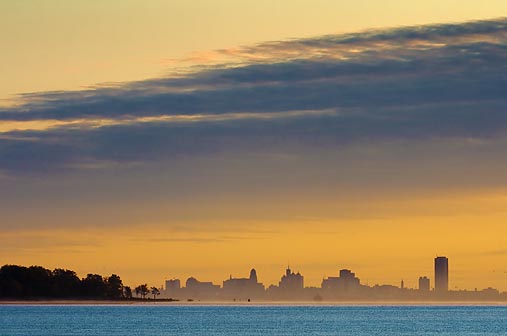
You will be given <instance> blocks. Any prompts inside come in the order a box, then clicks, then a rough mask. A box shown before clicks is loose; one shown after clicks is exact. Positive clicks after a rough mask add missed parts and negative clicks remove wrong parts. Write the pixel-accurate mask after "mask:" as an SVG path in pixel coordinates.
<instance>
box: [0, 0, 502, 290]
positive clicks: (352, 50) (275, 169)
mask: <svg viewBox="0 0 507 336" xmlns="http://www.w3.org/2000/svg"><path fill="white" fill-rule="evenodd" d="M505 17H507V3H506V2H505V1H503V0H502V1H494V0H490V1H489V2H488V3H487V6H486V5H485V4H484V1H482V2H480V1H442V0H440V1H430V0H426V1H366V0H364V1H355V2H348V1H324V0H313V1H302V0H301V1H296V0H292V1H277V2H273V1H226V0H216V1H192V2H189V1H144V2H141V1H72V2H70V1H56V0H48V1H44V2H42V1H23V0H21V1H0V40H1V41H2V54H1V56H0V73H1V74H2V79H1V80H0V99H1V100H0V102H1V103H0V214H1V217H0V218H1V220H0V230H1V231H0V264H7V263H9V264H23V265H33V264H38V265H42V266H45V267H49V268H56V267H65V268H70V269H73V270H76V271H77V272H78V273H79V275H81V276H84V275H86V273H100V274H104V275H106V274H111V273H117V274H120V275H121V277H122V278H123V279H124V282H125V283H127V284H130V285H137V284H139V283H144V282H148V283H150V284H152V285H160V284H162V283H163V281H164V279H166V278H173V277H176V278H180V279H182V280H185V279H186V278H187V277H189V276H195V277H197V278H198V279H200V280H203V281H214V282H215V283H218V284H220V283H221V282H222V281H223V280H224V279H227V278H228V277H229V275H233V276H238V277H243V276H247V275H248V273H249V270H250V268H252V267H255V268H256V269H257V274H258V277H259V280H260V281H262V282H264V283H265V284H271V283H277V282H278V280H279V278H280V277H281V275H282V274H283V272H284V268H285V267H286V265H287V263H290V265H291V267H292V268H293V269H294V270H296V271H298V270H299V271H301V272H302V273H303V275H304V276H305V283H306V285H309V286H320V283H321V281H322V278H323V277H327V276H336V275H337V273H338V270H339V269H341V268H350V269H352V270H353V271H354V272H355V273H356V274H357V276H358V277H359V278H361V281H362V283H364V284H369V285H374V284H384V283H386V284H394V285H398V284H399V283H400V281H401V280H402V279H403V280H404V282H405V285H406V286H408V287H416V286H417V279H418V277H419V276H423V275H426V276H429V277H431V278H433V258H434V257H435V256H437V255H446V256H448V257H449V259H450V261H449V264H450V288H460V289H463V288H468V289H473V288H476V287H478V288H486V287H489V286H492V287H496V288H499V289H501V290H507V266H505V265H507V249H506V248H505V246H507V245H506V243H507V238H505V237H507V228H506V227H505V222H506V220H507V210H506V209H507V207H506V205H507V179H506V178H505V173H504V172H505V170H506V168H507V160H506V159H505V158H506V157H507V156H506V155H505V154H507V153H506V152H507V114H506V113H505V111H506V107H507V98H506V97H507V95H506V94H505V87H507V77H506V75H505V74H506V73H507V68H506V67H507V19H505Z"/></svg>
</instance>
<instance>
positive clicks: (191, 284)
mask: <svg viewBox="0 0 507 336" xmlns="http://www.w3.org/2000/svg"><path fill="white" fill-rule="evenodd" d="M219 293H220V285H214V284H213V283H212V282H211V281H199V280H197V279H196V278H194V277H190V278H188V279H187V281H186V283H185V295H187V296H188V297H195V298H207V299H209V298H215V297H216V296H217V295H218V294H219Z"/></svg>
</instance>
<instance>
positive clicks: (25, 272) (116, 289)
mask: <svg viewBox="0 0 507 336" xmlns="http://www.w3.org/2000/svg"><path fill="white" fill-rule="evenodd" d="M125 293H127V292H125ZM129 295H130V296H132V291H130V294H129ZM123 297H124V288H123V283H122V281H121V279H120V277H119V276H118V275H116V274H112V275H111V276H110V277H108V278H106V279H104V278H103V277H102V276H101V275H98V274H88V275H87V276H86V278H83V279H79V277H78V276H77V274H76V272H74V271H71V270H66V269H62V268H56V269H55V270H53V271H51V270H48V269H45V268H44V267H41V266H30V267H24V266H18V265H4V266H2V267H1V268H0V298H13V299H16V298H24V299H29V298H86V299H92V298H93V299H115V300H116V299H121V298H123ZM125 297H127V295H126V294H125Z"/></svg>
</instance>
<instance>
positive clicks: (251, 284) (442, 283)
mask: <svg viewBox="0 0 507 336" xmlns="http://www.w3.org/2000/svg"><path fill="white" fill-rule="evenodd" d="M433 284H434V285H433V286H431V280H430V279H429V278H428V277H427V276H420V277H419V280H418V285H419V286H418V287H415V288H411V287H407V286H405V281H404V280H403V279H402V280H401V282H400V285H399V287H398V286H393V285H389V284H365V283H364V282H361V279H360V278H359V277H358V276H356V274H355V273H354V272H352V270H349V269H340V270H339V272H338V276H327V277H323V280H322V283H321V285H320V286H305V284H304V276H303V274H302V273H300V272H297V273H295V272H294V271H293V270H292V269H291V268H290V265H287V269H286V270H285V274H283V275H282V276H281V278H280V281H279V282H278V284H267V285H265V284H263V283H261V282H260V281H259V280H258V277H257V271H256V270H255V268H252V269H251V270H250V276H249V277H247V278H233V276H232V275H230V277H229V279H226V280H224V281H223V285H222V286H220V285H215V284H213V282H210V281H199V280H198V279H197V278H196V277H194V276H191V277H189V278H188V279H187V280H186V281H185V286H182V282H181V280H180V279H175V278H172V279H169V280H166V281H165V286H162V287H161V288H160V291H161V293H162V297H163V298H166V299H175V300H179V301H185V300H187V301H195V300H197V301H201V300H203V301H231V300H232V301H248V302H250V301H251V300H261V301H265V300H267V301H335V300H338V301H340V300H341V301H343V300H351V301H356V300H359V301H361V300H363V301H364V300H366V301H368V300H373V301H376V300H388V301H389V300H395V301H396V300H399V301H431V300H435V301H481V300H485V301H505V300H507V291H506V292H501V291H499V290H498V289H496V288H493V287H491V286H490V287H487V288H477V287H476V288H474V289H473V290H463V289H449V260H448V258H447V257H444V256H438V257H436V258H435V259H434V274H433Z"/></svg>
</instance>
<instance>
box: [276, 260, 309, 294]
mask: <svg viewBox="0 0 507 336" xmlns="http://www.w3.org/2000/svg"><path fill="white" fill-rule="evenodd" d="M278 287H279V288H280V290H282V291H285V292H295V291H299V290H302V289H303V288H304V277H303V276H302V275H301V274H300V273H299V272H298V273H294V272H292V271H291V269H290V267H288V266H287V269H286V270H285V275H283V276H282V279H281V280H280V282H279V283H278Z"/></svg>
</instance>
